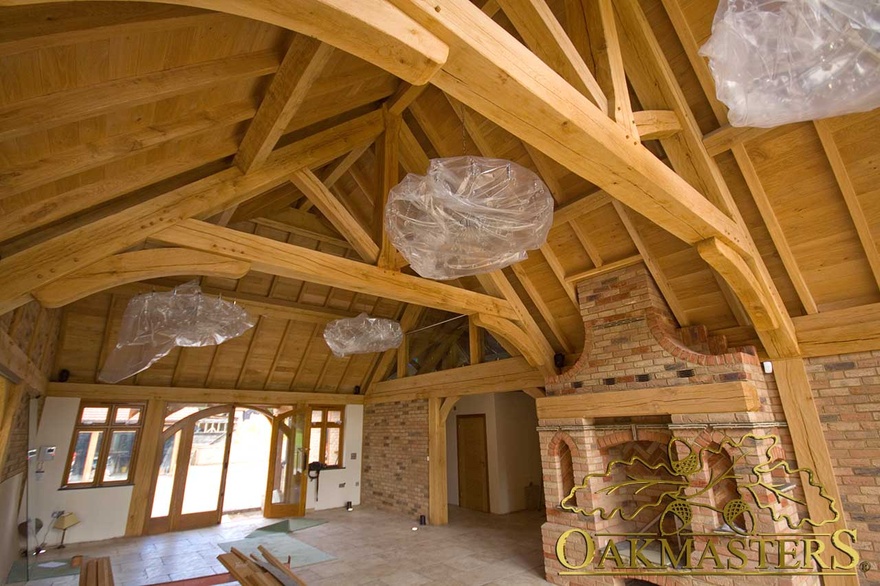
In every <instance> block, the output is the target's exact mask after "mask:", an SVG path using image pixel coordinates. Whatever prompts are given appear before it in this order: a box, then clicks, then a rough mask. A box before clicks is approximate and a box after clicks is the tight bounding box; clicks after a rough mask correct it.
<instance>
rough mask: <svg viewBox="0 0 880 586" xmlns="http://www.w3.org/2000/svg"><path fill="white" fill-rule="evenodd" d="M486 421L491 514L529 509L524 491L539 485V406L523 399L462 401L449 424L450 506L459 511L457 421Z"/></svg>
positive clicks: (480, 397) (502, 397)
mask: <svg viewBox="0 0 880 586" xmlns="http://www.w3.org/2000/svg"><path fill="white" fill-rule="evenodd" d="M477 414H484V415H485V416H486V444H487V455H488V457H489V463H488V468H489V510H490V512H492V513H495V514H499V515H503V514H506V513H511V512H513V511H520V510H522V509H524V508H525V506H526V502H525V487H526V486H528V484H529V482H533V483H535V484H537V485H539V484H540V482H541V455H540V443H539V441H538V432H537V431H536V429H535V428H536V427H537V425H538V419H537V414H536V412H535V400H534V399H532V398H531V397H529V396H527V395H526V394H524V393H494V394H486V395H470V396H466V397H462V398H461V399H460V400H459V401H458V403H456V405H455V407H454V408H453V411H452V413H450V415H449V418H448V419H447V420H446V460H447V474H446V479H447V490H448V493H449V504H451V505H458V502H459V501H458V438H457V434H456V417H458V416H459V415H477Z"/></svg>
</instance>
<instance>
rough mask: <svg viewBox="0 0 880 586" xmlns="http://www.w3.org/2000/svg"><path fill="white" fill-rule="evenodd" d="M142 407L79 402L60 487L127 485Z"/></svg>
mask: <svg viewBox="0 0 880 586" xmlns="http://www.w3.org/2000/svg"><path fill="white" fill-rule="evenodd" d="M143 413H144V406H143V405H136V404H132V405H128V404H124V405H120V404H107V403H83V404H82V405H81V406H80V408H79V414H78V417H77V420H76V426H75V427H74V428H73V438H72V439H71V441H70V451H69V452H68V460H67V469H66V470H65V472H64V484H63V485H62V488H89V487H97V486H119V485H124V484H131V482H132V478H131V476H132V470H133V469H134V457H135V454H136V452H137V444H138V439H139V437H140V431H141V424H142V420H143Z"/></svg>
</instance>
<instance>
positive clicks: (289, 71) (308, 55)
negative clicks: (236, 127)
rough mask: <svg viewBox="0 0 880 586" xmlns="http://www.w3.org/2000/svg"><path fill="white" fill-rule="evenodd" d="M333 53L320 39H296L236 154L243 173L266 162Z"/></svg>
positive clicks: (303, 36) (236, 161) (300, 37)
mask: <svg viewBox="0 0 880 586" xmlns="http://www.w3.org/2000/svg"><path fill="white" fill-rule="evenodd" d="M332 54H333V47H331V46H330V45H326V44H324V43H322V42H321V41H319V40H317V39H313V38H312V37H307V36H305V35H296V37H294V39H293V42H292V43H290V47H289V48H288V49H287V53H286V54H285V56H284V60H283V61H282V62H281V66H280V67H279V68H278V72H277V73H275V77H274V78H272V84H271V85H270V86H269V90H268V91H267V92H266V96H265V97H264V98H263V102H262V103H261V104H260V109H259V110H257V115H256V116H255V117H254V119H253V121H252V122H251V124H250V126H249V127H248V129H247V133H246V134H245V135H244V139H242V141H241V146H240V147H239V149H238V154H236V155H235V160H234V161H233V162H234V163H235V165H236V166H237V167H238V168H239V169H241V172H242V173H248V172H250V171H251V170H252V169H255V168H257V167H259V166H260V165H262V164H263V163H265V162H266V159H268V158H269V155H270V154H271V153H272V150H273V149H274V148H275V145H276V144H277V143H278V139H279V138H281V135H282V134H284V131H285V129H286V128H287V125H288V124H289V123H290V121H291V119H292V118H293V116H294V114H296V112H297V110H298V109H299V107H300V106H301V105H302V103H303V101H304V100H305V98H306V94H307V93H308V91H309V89H310V88H311V87H312V84H314V83H315V80H316V79H318V77H319V76H320V75H321V72H322V71H323V70H324V66H325V65H326V64H327V62H328V61H329V60H330V56H331V55H332Z"/></svg>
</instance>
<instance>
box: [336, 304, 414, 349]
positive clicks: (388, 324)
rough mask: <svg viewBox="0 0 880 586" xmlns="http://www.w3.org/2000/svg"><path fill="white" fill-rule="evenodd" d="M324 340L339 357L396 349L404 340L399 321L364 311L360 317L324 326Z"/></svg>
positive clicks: (338, 320)
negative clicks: (374, 315)
mask: <svg viewBox="0 0 880 586" xmlns="http://www.w3.org/2000/svg"><path fill="white" fill-rule="evenodd" d="M324 340H325V341H326V342H327V345H328V346H330V350H332V351H333V354H335V355H336V356H337V357H339V358H343V357H345V356H348V355H349V354H366V353H368V352H384V351H385V350H390V349H391V348H397V347H398V346H400V344H401V343H402V342H403V330H401V329H400V324H399V323H397V322H396V321H394V320H391V319H384V318H381V317H370V316H369V315H367V314H366V313H362V314H360V315H359V316H357V317H349V318H345V319H337V320H336V321H331V322H330V323H328V324H327V327H325V328H324Z"/></svg>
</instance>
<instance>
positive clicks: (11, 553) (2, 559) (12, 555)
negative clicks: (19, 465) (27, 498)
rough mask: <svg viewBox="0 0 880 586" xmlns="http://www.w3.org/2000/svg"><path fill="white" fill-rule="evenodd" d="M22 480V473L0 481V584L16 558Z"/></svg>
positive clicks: (4, 580)
mask: <svg viewBox="0 0 880 586" xmlns="http://www.w3.org/2000/svg"><path fill="white" fill-rule="evenodd" d="M22 482H24V473H21V474H16V475H15V476H13V477H12V478H9V479H7V480H6V481H5V482H3V483H0V584H6V576H7V575H9V568H10V567H11V566H12V562H14V561H15V560H16V559H18V552H19V549H20V548H19V543H18V523H19V519H18V497H19V495H20V494H21V483H22Z"/></svg>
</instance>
